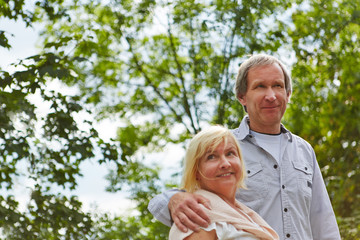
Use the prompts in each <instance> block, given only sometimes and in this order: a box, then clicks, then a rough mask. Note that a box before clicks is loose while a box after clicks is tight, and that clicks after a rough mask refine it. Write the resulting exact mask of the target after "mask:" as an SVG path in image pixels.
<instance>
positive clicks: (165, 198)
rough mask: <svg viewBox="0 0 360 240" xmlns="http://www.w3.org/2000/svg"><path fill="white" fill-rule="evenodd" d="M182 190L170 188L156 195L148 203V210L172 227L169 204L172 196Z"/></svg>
mask: <svg viewBox="0 0 360 240" xmlns="http://www.w3.org/2000/svg"><path fill="white" fill-rule="evenodd" d="M178 192H180V190H178V189H172V190H168V191H166V192H163V193H161V194H159V195H156V196H155V197H154V198H153V199H151V200H150V202H149V205H148V210H149V211H150V213H151V214H152V215H153V216H154V217H155V218H156V219H157V220H159V221H160V222H162V223H163V224H165V225H167V226H169V227H171V224H172V219H171V216H170V211H169V208H168V204H169V201H170V198H171V197H172V196H174V194H175V193H178Z"/></svg>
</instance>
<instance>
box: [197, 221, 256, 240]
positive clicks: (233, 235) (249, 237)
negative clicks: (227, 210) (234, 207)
mask: <svg viewBox="0 0 360 240" xmlns="http://www.w3.org/2000/svg"><path fill="white" fill-rule="evenodd" d="M202 229H204V230H205V231H208V232H210V231H212V230H215V232H216V237H217V239H232V240H234V239H241V240H259V238H257V237H256V236H255V235H253V234H252V233H248V232H244V231H243V230H237V229H236V228H235V227H234V225H232V224H230V223H227V222H213V223H211V224H210V225H209V226H208V227H207V228H202ZM191 233H192V232H191Z"/></svg>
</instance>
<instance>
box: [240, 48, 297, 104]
mask: <svg viewBox="0 0 360 240" xmlns="http://www.w3.org/2000/svg"><path fill="white" fill-rule="evenodd" d="M272 64H278V65H279V66H280V68H281V69H282V71H283V73H284V78H285V90H286V93H287V94H288V95H289V96H290V95H291V92H292V85H291V76H290V74H289V72H288V70H287V68H286V67H285V65H284V64H283V63H282V62H281V61H280V60H279V59H277V58H275V57H273V56H270V55H266V54H257V55H253V56H251V57H250V58H249V59H247V60H246V61H244V62H243V63H242V64H241V65H240V68H239V71H238V75H237V77H236V83H235V88H234V90H235V95H236V99H239V98H240V97H241V96H243V95H245V93H246V91H247V84H248V82H247V75H248V73H249V70H250V69H251V68H254V67H259V66H265V65H272Z"/></svg>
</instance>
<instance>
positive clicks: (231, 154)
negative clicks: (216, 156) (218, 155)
mask: <svg viewBox="0 0 360 240" xmlns="http://www.w3.org/2000/svg"><path fill="white" fill-rule="evenodd" d="M227 155H228V156H235V155H236V154H235V152H233V151H230V152H228V153H227Z"/></svg>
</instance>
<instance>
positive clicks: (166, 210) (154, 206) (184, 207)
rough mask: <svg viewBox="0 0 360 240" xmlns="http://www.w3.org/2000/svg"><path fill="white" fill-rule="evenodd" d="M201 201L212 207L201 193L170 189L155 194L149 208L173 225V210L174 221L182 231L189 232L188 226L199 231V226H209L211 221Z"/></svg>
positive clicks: (165, 221)
mask: <svg viewBox="0 0 360 240" xmlns="http://www.w3.org/2000/svg"><path fill="white" fill-rule="evenodd" d="M200 203H201V204H203V205H204V206H205V207H207V208H208V209H211V206H210V202H209V200H208V199H206V198H204V197H203V196H201V195H198V194H192V193H186V192H181V191H179V190H170V191H167V192H165V193H162V194H159V195H157V196H155V198H153V199H152V200H151V201H150V203H149V206H148V209H149V211H150V212H151V213H152V214H153V215H154V217H155V218H157V219H158V220H159V221H161V222H162V223H164V224H165V225H167V226H171V217H170V212H171V216H172V219H173V221H174V223H175V224H176V226H177V227H178V228H179V229H180V230H181V231H183V232H187V230H188V228H190V229H191V230H193V231H199V226H202V227H207V226H208V224H209V223H210V219H209V217H208V216H207V215H206V213H205V212H204V210H203V209H202V207H201V206H200Z"/></svg>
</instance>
